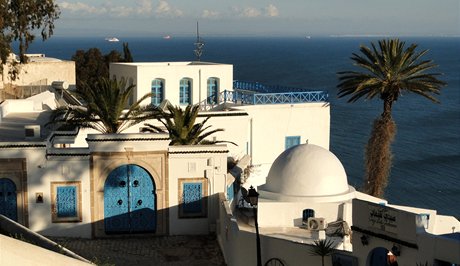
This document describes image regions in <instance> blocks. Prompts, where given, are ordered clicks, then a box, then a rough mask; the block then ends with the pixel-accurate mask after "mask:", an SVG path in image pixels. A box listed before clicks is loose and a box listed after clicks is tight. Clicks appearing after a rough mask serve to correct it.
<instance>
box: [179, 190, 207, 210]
mask: <svg viewBox="0 0 460 266" xmlns="http://www.w3.org/2000/svg"><path fill="white" fill-rule="evenodd" d="M202 198H203V184H202V183H184V184H183V187H182V199H183V202H182V203H183V211H184V213H201V211H202V209H203V206H202Z"/></svg>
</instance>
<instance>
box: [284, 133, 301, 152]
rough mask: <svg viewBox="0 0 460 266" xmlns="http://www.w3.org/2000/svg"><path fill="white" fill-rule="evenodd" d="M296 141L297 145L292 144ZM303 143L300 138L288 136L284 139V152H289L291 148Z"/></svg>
mask: <svg viewBox="0 0 460 266" xmlns="http://www.w3.org/2000/svg"><path fill="white" fill-rule="evenodd" d="M294 140H296V141H295V142H296V144H292V143H293V142H294ZM300 143H301V137H300V136H286V137H285V138H284V150H287V149H289V148H291V147H294V146H297V145H299V144H300Z"/></svg>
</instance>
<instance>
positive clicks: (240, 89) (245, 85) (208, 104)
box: [200, 81, 329, 110]
mask: <svg viewBox="0 0 460 266" xmlns="http://www.w3.org/2000/svg"><path fill="white" fill-rule="evenodd" d="M267 90H268V91H267ZM290 90H291V91H290ZM269 91H271V92H269ZM274 91H276V92H274ZM279 91H285V92H279ZM328 97H329V95H328V93H327V91H308V90H301V89H295V88H289V87H283V86H267V85H263V84H261V83H258V82H245V81H234V82H233V91H227V90H225V91H222V92H221V93H220V94H219V95H218V97H217V102H216V101H215V99H216V97H215V96H214V95H212V96H210V97H209V99H206V100H204V101H202V102H201V103H200V106H201V109H202V110H210V109H212V108H214V107H215V106H217V105H219V104H222V103H227V102H229V103H233V104H239V105H256V104H293V103H310V102H327V101H328ZM211 99H212V101H211Z"/></svg>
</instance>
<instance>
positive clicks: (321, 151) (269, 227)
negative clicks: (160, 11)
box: [0, 62, 460, 266]
mask: <svg viewBox="0 0 460 266" xmlns="http://www.w3.org/2000/svg"><path fill="white" fill-rule="evenodd" d="M111 76H114V77H116V78H124V79H126V80H128V83H132V84H135V85H136V93H135V95H134V98H133V101H134V100H136V99H139V98H140V97H142V95H144V94H145V93H147V92H153V93H154V96H153V97H152V98H151V99H150V100H149V101H147V102H146V103H153V104H158V105H161V104H162V102H164V100H165V99H167V100H169V101H170V102H171V103H172V104H174V105H179V106H181V105H184V106H185V105H186V104H200V106H201V107H202V110H203V112H201V113H200V117H202V118H204V117H208V116H211V117H212V118H211V119H210V120H209V123H210V124H211V125H212V126H213V128H224V129H225V131H224V132H219V134H216V138H217V139H218V140H229V141H233V142H236V143H237V144H238V146H233V145H211V146H206V145H203V146H200V145H198V146H168V144H169V139H168V135H167V134H145V133H139V128H138V127H133V128H130V129H129V130H128V131H127V132H126V133H123V134H113V135H111V134H96V132H93V131H89V130H79V131H75V132H56V131H55V132H50V131H48V130H47V129H46V128H45V127H44V125H45V124H46V122H47V121H48V115H49V110H52V109H54V108H56V106H57V105H58V104H62V101H59V100H62V99H61V98H60V96H59V95H56V94H53V93H51V92H45V93H41V94H39V95H36V96H33V97H30V98H28V99H24V100H6V101H4V102H3V103H2V104H0V151H1V152H0V189H1V191H0V192H1V193H2V195H4V196H3V197H0V207H1V209H0V213H1V214H3V215H6V216H8V217H10V218H12V219H13V220H16V221H18V222H19V223H21V224H23V225H25V226H27V227H29V228H30V229H31V230H33V231H36V232H39V233H41V234H44V235H49V236H78V237H87V238H89V237H111V236H113V235H119V234H135V233H141V234H145V235H148V236H152V237H154V236H156V235H176V234H207V233H210V232H215V233H216V234H217V236H218V241H219V244H220V245H221V248H222V251H223V253H224V257H225V259H226V262H227V263H228V264H229V265H254V264H255V259H256V256H255V254H256V249H255V244H254V245H251V244H250V243H251V242H253V243H254V242H255V237H254V231H255V230H254V222H253V216H252V214H253V210H252V209H249V208H247V207H248V204H243V203H242V201H241V198H240V197H235V192H237V190H235V189H238V187H239V186H238V182H235V177H238V176H239V174H240V172H241V170H242V169H244V168H245V167H246V166H247V165H248V164H249V163H248V162H247V161H246V158H244V157H243V156H244V155H250V157H251V158H252V162H251V163H250V164H252V165H253V167H252V168H253V169H255V170H254V172H253V173H252V174H251V175H250V176H249V179H248V180H247V181H246V183H245V184H244V186H245V187H246V188H247V186H249V185H254V186H258V191H259V193H260V200H259V205H258V217H259V219H258V220H259V225H260V233H261V240H262V241H261V252H262V260H263V262H266V261H268V260H269V259H272V258H279V259H280V260H282V261H284V263H285V265H303V264H305V263H307V262H308V263H311V264H317V263H319V261H320V258H317V257H312V256H310V255H309V253H308V249H309V248H311V245H312V244H313V243H314V241H315V240H318V239H325V238H328V239H331V240H332V241H334V243H336V244H337V247H336V248H337V250H338V252H337V253H336V254H335V255H334V256H333V258H332V260H327V264H328V265H331V263H332V261H334V262H338V261H339V260H340V262H341V263H342V265H372V266H374V265H385V263H386V259H387V254H388V251H392V252H395V253H397V255H399V256H397V261H398V263H399V265H414V264H415V263H417V262H420V263H425V262H427V263H429V265H431V264H432V263H436V264H435V265H447V264H442V263H451V264H460V240H459V239H458V238H459V237H458V235H459V233H458V232H459V230H460V222H459V221H458V220H456V219H455V218H453V217H450V216H442V215H437V213H436V211H435V210H427V209H420V208H410V207H404V206H394V205H391V204H389V203H388V202H387V201H385V200H383V199H378V198H374V197H371V196H368V195H366V194H363V193H360V192H358V191H356V190H355V189H354V188H353V187H351V186H349V185H348V182H347V175H346V172H345V169H344V168H343V166H342V164H341V163H340V160H339V159H338V158H337V157H336V156H335V155H333V154H332V153H331V152H329V130H330V125H329V124H330V118H329V116H330V113H329V104H328V102H327V93H326V92H323V91H306V92H302V91H297V92H283V93H267V92H263V89H264V86H263V85H260V84H258V83H245V82H234V81H232V79H233V73H232V66H231V65H224V64H213V63H205V62H185V63H184V62H179V63H171V62H170V63H120V64H113V65H112V66H111ZM306 142H308V144H304V143H306ZM229 156H231V157H236V158H239V159H241V160H240V164H239V165H238V167H240V168H241V169H239V170H240V172H238V171H232V174H230V173H228V171H227V157H229ZM232 170H235V169H232ZM268 170H270V171H268ZM234 175H235V177H234ZM265 177H267V178H266V179H265ZM241 181H243V182H244V179H241ZM242 191H243V190H242ZM238 194H240V193H238ZM5 195H6V196H5Z"/></svg>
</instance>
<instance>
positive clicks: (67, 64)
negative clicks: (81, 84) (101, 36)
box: [1, 60, 76, 86]
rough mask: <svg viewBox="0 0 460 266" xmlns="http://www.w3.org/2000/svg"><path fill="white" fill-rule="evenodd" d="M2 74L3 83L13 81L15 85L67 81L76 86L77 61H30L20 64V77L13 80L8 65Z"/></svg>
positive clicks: (48, 83)
mask: <svg viewBox="0 0 460 266" xmlns="http://www.w3.org/2000/svg"><path fill="white" fill-rule="evenodd" d="M5 67H6V68H5V69H4V71H3V74H2V76H1V78H2V81H3V83H5V84H6V83H12V84H14V85H19V86H25V85H35V84H36V85H38V84H37V83H38V82H45V84H43V83H40V85H51V83H52V82H53V81H65V82H67V84H69V86H75V84H76V75H75V62H74V61H60V60H56V61H46V62H29V63H27V64H21V65H20V72H19V78H18V79H16V80H14V81H11V80H10V78H9V76H8V70H9V69H8V66H5Z"/></svg>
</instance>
